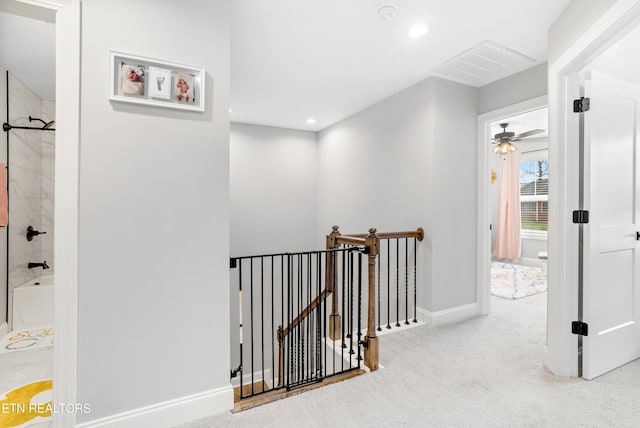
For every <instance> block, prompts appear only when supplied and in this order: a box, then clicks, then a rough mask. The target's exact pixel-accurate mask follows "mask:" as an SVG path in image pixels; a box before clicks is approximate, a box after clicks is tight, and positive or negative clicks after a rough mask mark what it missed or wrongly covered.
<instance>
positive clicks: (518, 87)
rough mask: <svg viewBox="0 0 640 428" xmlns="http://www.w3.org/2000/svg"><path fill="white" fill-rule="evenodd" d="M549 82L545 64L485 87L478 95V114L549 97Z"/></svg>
mask: <svg viewBox="0 0 640 428" xmlns="http://www.w3.org/2000/svg"><path fill="white" fill-rule="evenodd" d="M547 80H548V70H547V63H544V64H540V65H537V66H535V67H531V68H529V69H527V70H524V71H521V72H520V73H516V74H513V75H511V76H509V77H505V78H504V79H500V80H498V81H496V82H493V83H490V84H488V85H486V86H483V87H481V88H480V91H479V95H478V114H482V113H486V112H489V111H493V110H498V109H500V108H502V107H506V106H510V105H513V104H517V103H519V102H522V101H526V100H530V99H533V98H537V97H540V96H543V95H547Z"/></svg>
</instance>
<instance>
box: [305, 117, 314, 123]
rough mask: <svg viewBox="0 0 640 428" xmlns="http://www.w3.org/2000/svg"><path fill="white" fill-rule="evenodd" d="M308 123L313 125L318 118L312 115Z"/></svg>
mask: <svg viewBox="0 0 640 428" xmlns="http://www.w3.org/2000/svg"><path fill="white" fill-rule="evenodd" d="M307 123H308V124H309V125H313V124H314V123H316V120H315V119H314V118H312V117H310V118H309V119H307Z"/></svg>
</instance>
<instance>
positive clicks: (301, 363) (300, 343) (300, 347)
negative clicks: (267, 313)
mask: <svg viewBox="0 0 640 428" xmlns="http://www.w3.org/2000/svg"><path fill="white" fill-rule="evenodd" d="M301 311H302V254H298V310H297V311H296V313H297V314H300V312H301ZM297 316H299V315H297ZM296 329H297V330H298V346H297V348H298V366H297V369H298V370H297V380H298V382H300V381H301V380H302V367H303V366H304V355H302V352H303V350H304V346H303V341H304V336H303V334H304V330H303V329H302V328H301V327H300V323H299V322H298V325H297V326H296Z"/></svg>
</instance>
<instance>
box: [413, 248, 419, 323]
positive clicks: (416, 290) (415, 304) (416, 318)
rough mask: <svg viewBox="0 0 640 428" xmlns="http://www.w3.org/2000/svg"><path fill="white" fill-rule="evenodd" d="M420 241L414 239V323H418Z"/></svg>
mask: <svg viewBox="0 0 640 428" xmlns="http://www.w3.org/2000/svg"><path fill="white" fill-rule="evenodd" d="M417 258H418V239H417V238H413V322H418V317H417V315H418V277H417V273H418V262H417Z"/></svg>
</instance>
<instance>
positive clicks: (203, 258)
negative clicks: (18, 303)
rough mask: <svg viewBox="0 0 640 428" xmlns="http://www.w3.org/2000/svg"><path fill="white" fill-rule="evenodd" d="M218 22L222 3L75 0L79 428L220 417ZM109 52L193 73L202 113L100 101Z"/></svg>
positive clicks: (221, 43) (225, 334) (224, 319)
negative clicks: (201, 72)
mask: <svg viewBox="0 0 640 428" xmlns="http://www.w3.org/2000/svg"><path fill="white" fill-rule="evenodd" d="M152 11H153V12H152ZM187 17H188V19H187ZM229 23H230V3H229V1H228V0H220V1H215V2H201V1H194V0H189V1H183V2H168V1H160V2H158V1H152V0H139V1H135V2H131V1H124V0H112V1H108V2H105V1H99V0H85V1H83V2H82V29H81V30H82V62H81V118H82V124H81V135H80V142H81V147H80V153H81V154H80V177H79V180H80V194H79V231H80V236H79V296H78V326H79V327H78V329H79V333H78V353H77V355H78V374H77V378H78V388H77V392H78V393H77V400H78V402H82V403H90V404H91V413H90V414H79V415H78V417H77V418H78V422H79V423H81V425H80V426H84V427H88V426H158V427H161V426H170V425H172V424H179V423H182V422H186V421H188V420H193V419H198V418H200V417H204V416H206V415H210V414H213V413H217V412H220V411H222V410H225V409H229V408H231V407H232V405H233V393H232V390H231V387H230V382H229V368H230V362H229V291H228V289H229V286H228V283H229V279H228V278H229V271H228V257H229V114H228V108H229V87H230V84H229V78H230V76H229V74H230V73H229V63H230V60H229V58H230V52H229V51H230V48H229V45H230V43H229V40H230V36H229V33H230V29H229ZM110 50H114V51H120V52H125V53H129V54H132V55H140V56H146V57H150V58H157V59H159V60H166V61H169V62H175V63H182V64H188V65H193V66H199V67H204V68H205V69H206V94H205V96H206V101H205V112H204V113H199V112H190V111H182V110H173V109H163V108H157V107H149V106H143V105H134V104H123V103H117V102H111V101H109V99H108V94H109V89H110V88H109V85H110V81H109V51H110ZM148 406H152V407H148Z"/></svg>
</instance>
